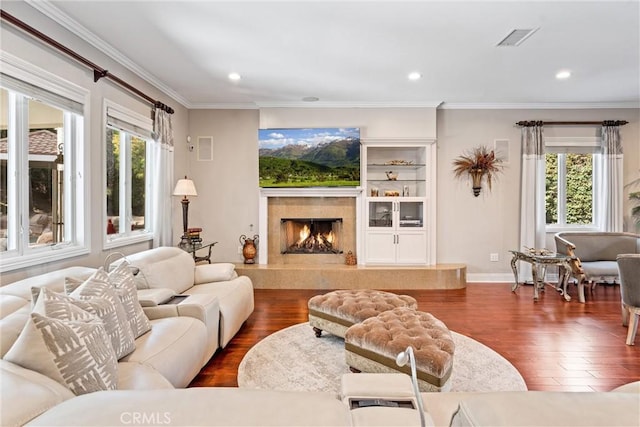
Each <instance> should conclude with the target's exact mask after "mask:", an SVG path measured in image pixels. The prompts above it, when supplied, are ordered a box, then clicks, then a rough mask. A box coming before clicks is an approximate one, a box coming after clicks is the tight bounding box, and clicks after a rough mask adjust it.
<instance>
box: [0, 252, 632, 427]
mask: <svg viewBox="0 0 640 427" xmlns="http://www.w3.org/2000/svg"><path fill="white" fill-rule="evenodd" d="M187 255H188V254H187ZM127 261H128V262H130V266H129V267H127V268H130V267H131V266H134V267H135V268H132V269H131V270H132V271H137V273H138V274H137V275H136V280H137V281H138V284H139V285H140V286H142V287H147V288H146V289H147V290H146V291H145V290H142V292H141V294H142V295H145V294H150V296H149V299H150V300H149V301H146V304H148V306H147V307H145V309H144V310H145V311H144V312H145V313H146V314H147V316H148V318H149V323H150V325H151V329H150V330H149V331H148V332H145V333H144V334H142V335H140V336H139V337H138V338H136V339H135V350H133V351H132V352H131V353H130V354H128V355H126V356H125V357H122V358H121V359H120V360H119V361H118V363H117V387H115V389H109V390H104V391H95V392H89V393H85V394H80V395H76V394H74V393H73V392H72V391H71V390H70V388H68V387H66V386H65V385H63V384H62V383H61V382H59V381H57V380H55V379H53V378H51V377H49V376H47V375H45V374H43V373H40V372H39V371H36V370H32V369H28V368H25V367H24V366H21V365H20V364H18V363H14V362H11V361H9V360H6V359H5V356H6V354H7V352H9V350H10V348H12V347H13V346H14V345H15V342H16V341H17V340H18V337H19V336H20V335H21V331H22V330H23V329H24V328H25V325H26V324H27V322H28V321H29V319H30V318H31V317H32V316H31V314H30V313H31V311H32V301H31V300H32V298H33V295H34V293H32V290H31V288H32V287H47V288H49V289H52V290H54V291H57V292H61V293H62V292H64V291H65V289H64V282H65V278H66V277H75V278H79V279H84V278H88V277H90V276H93V275H95V274H97V273H96V269H94V268H87V267H72V268H67V269H62V270H59V271H54V272H50V273H47V274H43V275H40V276H35V277H31V278H29V279H25V280H22V281H20V282H15V283H13V284H8V285H6V286H2V287H0V337H1V341H0V354H1V355H2V357H3V360H0V425H2V426H15V425H41V426H55V425H60V426H76V425H77V426H99V425H100V426H116V425H124V426H130V425H172V426H197V425H220V426H222V425H224V426H250V425H261V426H268V425H272V426H275V425H278V426H285V425H291V426H293V425H295V426H302V425H322V426H373V425H379V426H380V425H385V426H388V425H416V426H417V425H419V416H418V412H417V411H416V410H414V409H410V408H406V407H398V408H394V407H385V406H368V404H365V405H354V404H353V401H354V400H365V401H368V400H371V399H382V400H383V401H412V400H413V399H414V397H413V392H412V390H413V389H412V387H411V383H410V379H409V377H408V376H406V375H403V374H347V375H346V376H345V379H346V381H344V379H343V381H344V382H343V389H342V394H341V395H335V394H332V393H317V392H284V391H273V390H249V389H240V388H187V389H182V388H181V387H186V386H187V385H188V383H189V382H190V380H191V379H192V378H193V377H194V376H195V375H196V374H197V373H198V371H199V370H200V369H201V367H202V366H203V364H204V363H206V360H208V358H209V357H210V353H211V352H212V349H214V350H213V351H215V349H217V348H219V347H221V346H224V345H226V344H227V343H228V340H229V339H230V337H231V336H233V334H234V333H235V331H237V329H238V328H239V327H240V326H239V325H241V323H242V322H243V321H244V320H242V319H243V318H244V319H246V317H247V316H248V314H247V313H250V311H251V310H253V291H252V289H251V292H249V287H250V286H251V283H250V281H249V282H247V281H246V280H245V279H243V278H241V277H235V274H234V272H233V271H229V269H230V267H229V266H225V265H218V266H215V265H211V266H209V265H198V266H195V265H194V264H193V260H192V259H191V258H190V257H184V256H182V252H181V251H180V252H176V251H174V250H172V248H160V249H154V250H150V251H144V252H142V253H140V254H136V255H132V256H129V257H127ZM119 262H122V261H119ZM116 263H118V262H116ZM202 267H204V268H202ZM223 279H224V280H223ZM143 280H144V282H143ZM145 283H146V284H145ZM153 286H158V287H157V288H154V287H153ZM161 286H162V287H161ZM165 287H169V288H170V289H172V290H173V292H174V293H177V292H181V293H185V292H186V293H188V295H190V296H189V298H187V299H185V300H184V301H182V302H181V303H180V304H157V303H156V301H155V300H154V298H155V297H153V295H154V291H153V289H164V288H165ZM207 290H209V292H207ZM161 293H162V292H161ZM45 294H46V292H43V293H42V294H40V296H39V297H38V299H40V298H43V296H42V295H45ZM249 294H250V296H249ZM72 295H73V294H72ZM34 310H35V309H34ZM238 313H240V314H238ZM238 322H240V324H238ZM218 328H220V333H219V334H218V333H217V332H218ZM223 337H226V338H223ZM105 338H106V336H105ZM421 398H422V400H423V402H424V406H425V410H426V415H425V418H426V420H427V425H437V426H440V425H443V426H445V425H460V426H462V425H495V426H513V425H539V426H543V425H547V426H550V425H553V426H560V425H572V426H577V425H589V426H605V425H607V426H609V425H620V426H623V425H635V426H637V425H639V424H640V383H634V384H631V385H629V386H626V387H623V388H622V389H621V390H617V391H613V392H601V393H555V392H503V393H422V395H421ZM413 402H414V406H415V401H414V400H413Z"/></svg>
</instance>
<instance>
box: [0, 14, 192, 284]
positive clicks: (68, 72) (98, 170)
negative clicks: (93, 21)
mask: <svg viewBox="0 0 640 427" xmlns="http://www.w3.org/2000/svg"><path fill="white" fill-rule="evenodd" d="M2 8H3V10H5V11H7V12H8V13H10V14H12V15H14V16H15V17H17V18H18V19H20V20H22V21H24V22H26V23H27V24H29V25H31V26H33V27H35V28H37V29H38V30H40V31H42V32H43V33H44V34H47V35H48V36H50V37H52V38H53V39H55V40H57V41H59V42H60V43H62V44H64V45H66V46H68V47H70V48H71V49H74V50H75V51H77V52H78V53H79V54H80V55H83V56H85V57H87V58H88V59H90V60H91V61H93V62H94V63H96V64H97V65H99V66H101V67H103V68H106V69H108V70H109V71H110V72H112V73H113V74H115V75H116V76H118V77H120V78H121V79H123V80H124V81H126V82H128V83H130V84H131V85H133V86H135V87H137V88H138V89H140V90H141V91H143V92H144V93H146V94H148V95H149V96H151V97H153V98H154V99H159V100H160V101H162V102H164V103H165V104H168V105H170V106H171V107H173V108H174V110H176V112H175V114H174V115H173V130H174V134H175V137H176V141H184V140H185V138H186V129H187V118H188V111H187V109H185V108H184V107H182V106H181V105H180V104H178V102H176V101H175V100H173V99H171V98H169V97H168V96H167V95H166V94H163V93H162V92H160V91H159V90H158V89H156V88H155V87H153V86H151V85H149V84H148V83H145V82H144V81H143V80H142V79H140V78H138V77H137V76H136V75H134V74H133V73H131V72H129V71H127V70H126V69H124V67H122V66H121V65H119V64H117V63H116V62H115V61H112V60H110V59H109V58H108V57H106V56H105V55H103V54H101V53H99V52H98V51H97V50H96V49H94V48H93V47H91V46H89V45H88V44H87V43H85V42H84V41H82V40H80V39H78V38H77V37H75V36H73V35H71V34H70V33H69V32H67V31H66V30H64V29H62V28H61V27H59V26H58V25H57V24H55V23H53V22H52V21H51V20H49V19H48V18H46V17H45V16H43V15H42V14H40V13H39V12H36V11H34V9H33V8H31V7H30V6H28V5H26V4H25V3H23V2H3V4H2ZM0 40H1V48H2V50H3V51H4V52H7V53H9V54H11V55H14V56H16V57H19V58H21V59H23V60H25V61H27V62H29V63H31V64H33V65H35V66H37V67H40V68H42V69H44V70H46V71H49V72H51V73H53V74H55V75H57V76H60V77H62V78H64V79H66V80H68V81H70V82H72V83H75V84H76V85H78V86H81V87H83V88H85V89H87V90H88V91H89V92H90V106H89V107H90V115H89V118H88V120H87V122H86V123H85V127H86V129H87V135H88V139H87V142H88V144H87V150H88V151H89V156H90V159H91V160H90V165H89V168H88V171H89V183H90V184H89V185H90V190H89V194H90V196H89V197H90V198H89V201H88V202H89V203H88V204H87V206H86V209H87V218H89V219H90V236H89V237H90V254H89V255H86V256H80V257H75V258H72V259H67V260H65V261H60V262H52V263H49V264H42V265H38V266H34V267H32V268H28V269H21V270H15V271H11V272H8V273H4V274H2V276H1V277H0V282H1V283H2V284H5V283H10V282H13V281H15V280H19V279H22V278H25V277H29V276H33V275H37V274H41V273H44V272H47V271H51V270H55V269H58V268H61V267H66V266H71V265H87V266H92V267H97V266H99V265H102V262H103V260H104V258H105V256H106V255H107V254H108V253H109V252H111V251H110V250H108V251H105V250H103V248H102V246H103V239H102V237H103V234H104V231H105V224H104V223H103V212H102V206H103V198H102V194H103V191H102V185H103V181H102V170H103V165H102V162H103V159H104V157H103V153H102V147H103V134H104V131H103V118H102V108H103V107H102V106H103V99H105V98H106V99H109V100H111V101H113V102H116V103H118V104H120V105H122V106H124V107H126V108H129V109H131V110H133V111H136V112H138V113H140V114H142V115H145V116H147V117H150V116H151V106H150V104H149V103H147V102H146V101H143V100H141V99H140V98H138V97H137V96H134V95H131V94H129V93H128V92H126V91H124V90H123V89H121V88H119V87H117V86H115V85H114V84H112V83H110V82H109V81H107V80H106V79H103V80H100V81H99V82H98V83H94V82H93V71H91V70H90V69H88V68H86V67H85V66H83V65H79V64H78V63H76V62H75V61H73V60H71V59H68V58H66V57H65V56H62V55H61V54H59V53H58V52H57V51H54V50H53V49H52V48H49V47H47V46H45V45H44V44H42V43H40V42H37V41H35V39H33V38H32V37H30V36H28V35H26V34H24V33H22V32H20V31H18V30H16V29H14V28H13V27H12V26H10V25H8V24H6V25H5V24H4V23H3V25H2V27H1V28H0ZM185 163H186V159H185V154H184V152H181V150H176V162H175V164H176V170H181V169H182V168H184V166H183V165H184V164H185ZM172 213H173V215H174V218H175V220H174V229H177V230H179V231H180V230H181V224H182V222H181V221H182V220H181V217H180V206H179V203H177V202H176V203H175V206H174V209H173V212H172ZM178 235H179V233H178ZM148 247H150V242H149V243H141V244H137V245H131V246H126V247H122V248H118V249H117V250H118V251H120V252H123V253H133V252H137V251H140V250H142V249H146V248H148Z"/></svg>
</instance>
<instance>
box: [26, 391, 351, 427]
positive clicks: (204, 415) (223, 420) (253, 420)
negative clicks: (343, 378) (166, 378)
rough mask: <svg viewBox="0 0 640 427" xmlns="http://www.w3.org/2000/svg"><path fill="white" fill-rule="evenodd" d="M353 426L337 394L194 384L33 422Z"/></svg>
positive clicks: (117, 396) (118, 394)
mask: <svg viewBox="0 0 640 427" xmlns="http://www.w3.org/2000/svg"><path fill="white" fill-rule="evenodd" d="M142 416H145V417H146V421H144V423H143V422H142V421H138V424H144V425H172V426H350V425H352V424H351V417H350V413H349V410H348V409H347V407H346V405H344V404H343V403H342V402H341V401H340V400H338V399H337V398H336V396H335V395H334V394H333V393H318V392H304V393H300V392H291V391H275V390H251V389H238V388H232V387H219V388H207V387H194V388H188V389H186V390H149V391H124V390H118V391H104V392H99V393H92V394H91V395H85V396H79V397H76V398H74V399H72V400H69V401H67V402H63V403H61V404H60V405H58V406H56V407H55V408H52V409H51V410H49V411H48V412H46V413H44V414H42V415H41V416H40V417H38V418H36V419H35V420H33V421H32V422H31V423H30V425H40V426H68V425H69V420H72V421H73V423H74V424H75V425H81V426H114V425H135V424H136V423H135V421H134V419H133V417H138V420H142V419H143V418H142Z"/></svg>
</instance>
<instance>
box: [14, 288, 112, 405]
mask: <svg viewBox="0 0 640 427" xmlns="http://www.w3.org/2000/svg"><path fill="white" fill-rule="evenodd" d="M54 294H55V293H54V292H53V291H49V290H48V289H46V288H45V289H43V290H42V294H41V295H40V297H39V298H38V301H37V302H36V305H35V307H34V308H33V311H32V313H31V316H30V319H29V320H28V321H27V323H26V324H25V325H24V329H23V330H22V332H21V333H20V336H19V337H18V339H17V341H16V342H15V344H14V345H13V346H12V347H11V349H10V350H9V351H8V352H7V354H6V355H5V359H6V360H8V361H10V362H13V363H15V364H17V365H20V366H22V367H24V368H27V369H32V370H34V371H36V372H40V373H41V374H43V375H46V376H48V377H49V378H52V379H53V380H55V381H57V382H59V383H60V384H62V385H64V386H65V387H68V388H69V389H70V390H71V391H72V392H73V393H74V394H76V395H78V394H84V393H90V392H93V391H98V390H113V389H115V388H116V386H117V359H116V355H115V352H114V350H113V347H112V346H111V343H110V340H109V337H108V336H107V333H106V331H105V328H104V325H103V323H102V321H100V320H99V319H98V318H96V317H95V316H94V315H92V314H91V313H89V312H87V311H85V310H82V309H81V308H79V307H78V306H77V305H75V304H72V303H70V302H68V301H65V300H62V299H61V298H57V297H56V296H55V295H54ZM59 296H61V297H65V298H67V297H66V296H64V295H59Z"/></svg>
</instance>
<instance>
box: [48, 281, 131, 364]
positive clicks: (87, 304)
mask: <svg viewBox="0 0 640 427" xmlns="http://www.w3.org/2000/svg"><path fill="white" fill-rule="evenodd" d="M106 279H107V275H106V273H105V272H104V271H102V272H101V271H100V270H98V271H96V272H95V273H94V274H93V275H92V276H91V277H89V278H88V279H87V280H85V281H84V282H83V281H81V280H77V279H74V278H71V277H67V278H65V291H66V292H67V294H69V296H68V297H67V296H64V295H61V294H57V295H59V297H63V298H66V299H68V300H70V301H69V302H70V303H75V304H76V305H77V306H78V307H80V308H82V309H83V310H86V311H88V312H89V313H91V314H95V315H97V316H98V317H99V318H100V320H102V322H103V323H104V328H105V330H106V331H107V335H108V336H109V339H110V340H111V345H112V346H113V350H114V351H115V352H116V357H117V358H118V360H120V359H121V358H123V357H124V356H126V355H127V354H129V353H131V352H132V351H133V350H135V349H136V343H135V341H134V337H133V332H132V331H131V326H130V325H129V319H128V318H127V314H126V313H125V311H124V307H123V305H122V302H120V298H119V297H118V295H117V293H116V291H115V289H113V287H112V286H111V285H110V284H109V283H108V282H107V281H106ZM72 289H73V290H72ZM69 291H71V292H69ZM74 301H75V302H74ZM101 301H106V303H107V305H106V307H105V306H104V305H103V304H101V303H100V302H101Z"/></svg>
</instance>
